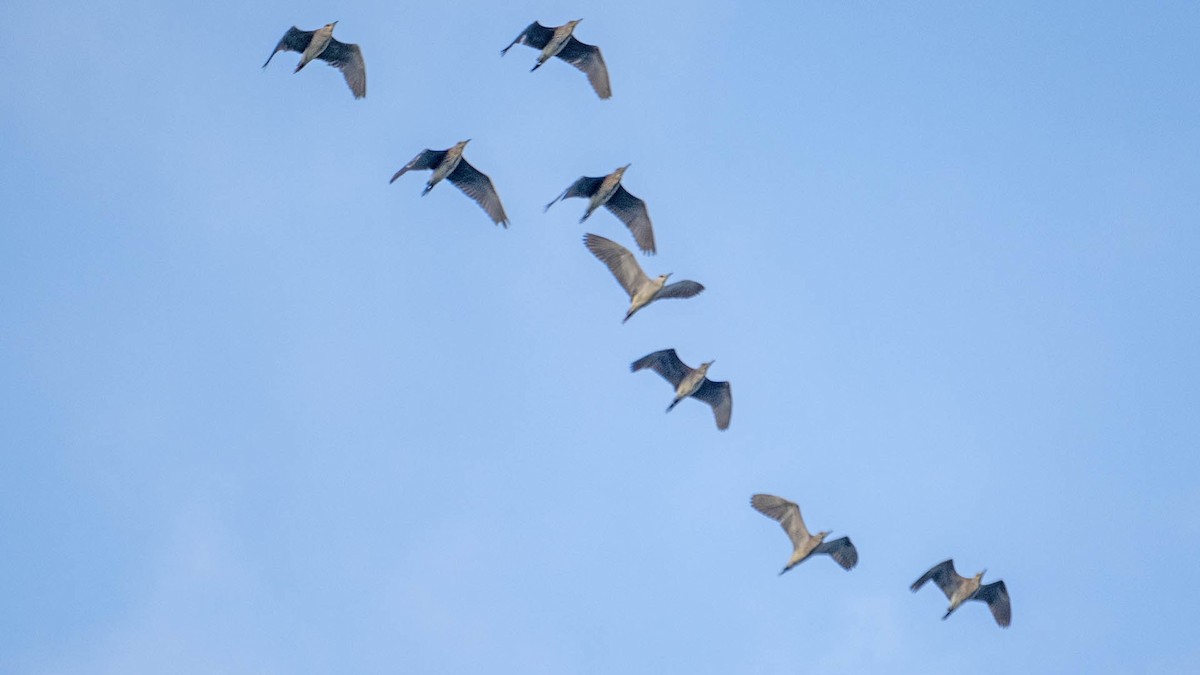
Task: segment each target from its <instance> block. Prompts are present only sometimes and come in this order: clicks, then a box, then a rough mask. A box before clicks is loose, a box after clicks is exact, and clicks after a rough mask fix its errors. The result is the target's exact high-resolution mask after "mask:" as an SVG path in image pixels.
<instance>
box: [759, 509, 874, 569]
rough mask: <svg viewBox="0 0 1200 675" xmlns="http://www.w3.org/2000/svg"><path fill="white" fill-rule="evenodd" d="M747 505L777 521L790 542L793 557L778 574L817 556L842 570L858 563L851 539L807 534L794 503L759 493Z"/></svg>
mask: <svg viewBox="0 0 1200 675" xmlns="http://www.w3.org/2000/svg"><path fill="white" fill-rule="evenodd" d="M750 505H751V506H753V507H754V509H755V510H756V511H758V512H759V513H761V514H763V515H764V516H767V517H768V518H772V519H774V520H777V521H779V524H780V525H781V526H783V531H784V532H787V536H788V539H791V540H792V557H791V558H788V561H787V565H784V567H783V570H782V571H781V572H780V574H783V573H784V572H786V571H788V570H790V569H792V568H793V567H795V566H796V565H799V564H800V563H802V562H804V561H805V560H808V559H809V558H811V557H812V556H813V555H815V554H817V553H825V554H828V555H829V556H830V557H831V558H833V559H834V561H835V562H837V564H839V565H841V566H842V568H843V569H847V570H849V569H853V568H854V566H855V565H857V564H858V549H856V548H854V544H853V543H851V542H850V537H842V538H841V539H834V540H833V541H825V537H828V536H829V535H830V534H831V532H830V531H828V530H826V531H824V532H818V533H816V534H809V532H808V528H807V527H805V526H804V518H802V517H800V507H799V506H797V505H796V503H795V502H789V501H788V500H786V499H784V498H783V497H776V496H775V495H764V494H758V495H754V496H753V497H751V498H750Z"/></svg>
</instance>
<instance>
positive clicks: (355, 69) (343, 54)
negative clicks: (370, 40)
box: [317, 38, 367, 98]
mask: <svg viewBox="0 0 1200 675" xmlns="http://www.w3.org/2000/svg"><path fill="white" fill-rule="evenodd" d="M317 58H319V59H321V60H323V61H328V62H329V65H331V66H333V67H335V68H337V69H338V70H340V71H342V75H343V76H344V77H345V78H346V84H347V85H349V86H350V91H352V92H354V98H363V97H364V96H366V95H367V64H366V63H365V62H364V61H363V56H362V50H361V49H359V48H358V45H356V44H348V43H345V42H338V41H337V40H336V39H333V38H330V39H329V45H328V46H327V47H325V51H323V52H321V55H320V56H318V57H317Z"/></svg>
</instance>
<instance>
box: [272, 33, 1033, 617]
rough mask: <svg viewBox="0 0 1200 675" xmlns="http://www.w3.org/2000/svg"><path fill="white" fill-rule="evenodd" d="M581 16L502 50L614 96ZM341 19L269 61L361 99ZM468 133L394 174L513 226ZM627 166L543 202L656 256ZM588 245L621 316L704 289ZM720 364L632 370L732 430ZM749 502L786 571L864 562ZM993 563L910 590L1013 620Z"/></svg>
mask: <svg viewBox="0 0 1200 675" xmlns="http://www.w3.org/2000/svg"><path fill="white" fill-rule="evenodd" d="M581 21H582V19H575V20H573V21H568V22H567V23H565V24H563V25H561V26H557V27H548V26H543V25H542V24H541V23H539V22H537V21H534V22H533V23H531V24H529V25H528V26H526V27H525V29H524V30H522V31H521V33H520V34H518V35H517V37H515V38H514V39H513V41H512V42H510V43H509V44H508V46H506V47H504V49H502V50H500V54H501V56H504V55H505V54H507V53H508V51H509V50H510V49H512V48H513V47H514V46H516V45H525V46H527V47H531V48H533V49H536V50H539V53H538V56H537V59H536V61H535V63H534V65H533V68H531V69H530V72H533V71H536V70H537V69H538V68H540V67H541V66H543V65H545V64H546V63H547V62H549V61H550V60H551V59H554V58H558V59H561V60H563V61H565V62H566V63H568V64H570V65H571V66H574V67H575V68H577V69H579V70H580V71H581V72H582V73H583V74H584V75H586V76H587V80H588V83H589V84H590V85H591V87H592V89H593V90H594V91H595V93H596V95H597V96H598V97H599V98H600V99H602V100H606V99H609V98H611V97H612V86H611V84H610V82H609V76H608V66H607V65H605V63H604V56H603V55H602V54H601V52H600V48H599V47H596V46H593V45H590V44H587V43H584V42H581V41H580V40H579V39H577V38H576V37H575V35H574V33H575V29H576V28H577V27H578V25H579V23H580V22H581ZM337 23H338V22H337V21H334V22H332V23H328V24H326V25H324V26H322V27H321V28H318V29H316V30H310V31H306V30H301V29H299V28H297V27H295V26H293V27H291V28H289V29H288V30H287V32H286V33H284V34H283V37H282V38H280V40H279V42H278V43H277V44H276V45H275V49H274V50H273V51H272V52H271V54H270V56H268V57H267V61H266V63H264V64H263V69H266V68H267V66H268V65H270V63H271V60H272V59H273V58H274V57H275V55H276V54H278V53H279V52H285V51H291V52H298V53H299V54H300V61H299V62H298V64H297V65H296V68H295V70H294V71H293V73H299V72H300V71H301V70H302V69H304V67H305V66H307V65H308V64H309V63H311V62H312V61H314V60H321V61H324V62H326V63H328V64H329V65H330V66H332V67H334V68H337V69H338V70H340V71H341V72H342V76H343V77H344V78H345V80H346V85H347V86H348V87H349V88H350V92H351V94H353V96H354V98H355V99H361V98H365V97H366V95H367V72H366V63H365V61H364V60H363V55H362V49H361V48H359V46H358V45H357V44H353V43H346V42H341V41H339V40H337V39H335V38H334V37H333V31H334V28H335V27H336V26H337ZM470 142H471V139H467V140H464V141H459V142H458V143H455V144H454V145H453V146H452V147H450V148H447V149H445V150H432V149H429V148H426V149H424V150H421V151H420V152H418V153H417V155H416V156H415V157H413V158H412V159H411V160H410V161H409V162H408V163H407V164H405V165H404V166H402V167H400V168H399V169H398V170H397V171H396V172H395V174H393V175H392V177H391V180H390V181H389V183H395V182H396V181H397V180H398V179H400V178H401V177H402V176H404V174H406V173H408V172H409V171H432V172H433V173H432V174H431V175H430V176H429V180H428V181H426V183H425V187H424V189H423V190H422V192H421V195H422V196H424V195H426V194H428V193H429V191H430V190H432V189H433V188H434V187H436V186H437V185H438V184H439V183H441V182H442V181H443V180H448V181H450V183H451V184H452V185H454V186H455V187H457V188H458V189H459V190H461V191H462V192H463V193H464V194H465V195H466V196H468V197H470V198H471V199H472V200H473V201H474V202H475V203H476V204H478V205H479V207H480V208H481V209H483V211H484V213H486V214H487V216H488V218H489V219H491V221H492V222H493V223H494V224H496V225H502V226H503V227H504V228H505V229H507V228H508V226H509V220H508V216H507V215H506V214H505V212H504V206H503V204H502V203H501V201H500V195H499V193H498V192H497V190H496V186H495V184H493V182H492V180H491V178H489V177H488V175H487V174H486V173H484V172H482V171H480V170H479V169H477V168H475V166H473V165H472V164H471V163H470V162H468V161H467V159H466V158H465V157H464V156H463V154H464V152H465V150H466V147H467V144H468V143H470ZM629 167H630V165H629V164H626V165H625V166H622V167H618V168H617V169H615V170H614V171H613V172H612V173H609V174H607V175H604V176H582V177H580V178H578V179H577V180H575V182H573V183H571V184H570V185H569V186H568V187H567V188H566V189H565V190H563V192H562V193H561V194H559V195H558V196H557V197H555V198H554V199H553V200H551V201H550V202H549V203H548V204H546V206H545V209H544V210H545V211H549V210H550V207H551V206H553V205H554V204H556V203H557V202H559V201H561V200H563V199H570V198H575V197H578V198H582V199H587V200H588V204H587V208H586V209H585V210H584V212H583V216H582V217H580V219H579V222H580V223H583V222H585V221H587V219H588V218H589V217H591V215H592V214H593V213H594V212H595V211H596V210H597V209H599V208H600V207H604V208H605V209H606V210H608V211H609V212H610V213H612V214H613V215H614V216H616V218H617V219H618V220H620V221H621V222H622V223H623V224H624V225H625V226H626V227H627V228H628V229H629V232H630V234H631V235H632V236H633V241H634V243H635V244H636V246H637V248H638V249H639V250H640V251H641V252H642V253H643V254H644V255H654V254H655V253H656V252H657V247H656V244H655V238H654V227H653V225H652V223H651V221H650V213H649V211H648V209H647V207H646V202H645V201H643V200H642V199H640V198H638V197H635V196H634V195H633V194H631V193H630V192H629V191H628V190H626V189H625V186H624V185H623V183H622V181H623V179H624V177H625V172H626V171H627V170H628V169H629ZM583 244H584V247H585V248H587V250H588V251H589V252H591V254H592V255H594V256H595V257H596V259H597V260H599V261H600V262H601V263H603V264H604V265H605V266H606V267H607V268H608V270H609V272H610V273H612V275H613V277H615V278H616V280H617V282H618V284H619V285H620V286H621V288H622V290H624V291H625V293H626V294H627V295H628V296H629V303H630V304H629V308H628V310H627V311H626V313H625V317H624V318H623V319H622V323H625V322H628V321H629V319H630V318H632V317H633V315H634V314H636V313H637V312H638V311H640V310H642V309H644V308H645V307H646V306H648V305H650V304H652V303H654V302H655V301H657V300H662V299H666V298H680V299H686V298H692V297H695V296H696V295H699V294H700V293H701V292H702V291H704V286H703V285H701V284H700V283H698V282H696V281H691V280H683V281H677V282H675V283H671V284H668V283H667V280H668V278H669V277H670V276H671V273H666V274H660V275H658V276H657V277H655V278H654V279H651V278H650V277H649V276H648V275H647V274H646V273H645V271H644V270H643V269H642V267H641V265H639V264H638V261H637V258H636V257H635V256H634V254H633V253H632V252H631V251H630V250H629V249H627V248H625V247H624V246H622V245H621V244H619V243H617V242H615V241H613V240H611V239H607V238H605V237H601V236H599V235H596V234H592V233H587V234H585V235H584V236H583ZM714 363H715V359H714V360H709V361H705V362H703V363H701V364H700V365H699V366H697V367H695V368H692V367H690V366H688V365H687V364H685V363H684V362H683V360H682V359H680V358H679V355H678V354H676V352H675V350H674V349H662V350H659V351H655V352H652V353H650V354H647V355H645V356H643V357H641V358H639V359H637V360H636V361H634V362H633V363H632V364H631V365H630V370H631V371H632V372H634V373H636V372H638V371H640V370H646V369H649V370H652V371H654V372H656V373H658V374H659V375H660V376H662V378H663V379H664V380H666V381H667V382H668V383H670V384H671V386H672V387H674V395H673V398H672V400H671V403H670V405H668V406H667V409H666V412H670V411H671V410H673V409H674V408H675V406H677V405H678V404H679V403H680V402H681V401H683V400H684V399H687V398H694V399H696V400H698V401H701V402H703V403H705V404H707V405H708V406H709V407H710V408H712V411H713V417H714V419H715V422H716V426H717V429H719V430H721V431H725V430H726V429H728V428H729V423H730V418H731V415H732V413H733V394H732V389H731V387H730V383H729V382H724V381H723V382H717V381H713V380H710V379H708V370H709V368H710V367H711V366H712V365H713V364H714ZM750 505H751V507H752V508H754V509H755V510H756V511H758V512H759V513H761V514H763V515H764V516H767V517H768V518H771V519H772V520H775V521H777V522H778V523H779V524H780V526H781V527H782V528H783V531H784V532H785V533H786V534H787V536H788V539H789V540H790V541H791V543H792V553H791V556H790V557H789V558H788V560H787V563H786V564H785V565H784V567H783V569H782V571H780V572H779V574H780V575H783V574H784V573H786V572H788V571H790V570H792V569H794V568H795V567H796V566H798V565H800V564H801V563H803V562H805V561H807V560H809V559H811V558H812V557H813V556H815V555H828V556H829V557H830V558H832V559H833V560H834V562H836V563H837V564H838V565H840V566H841V567H842V568H843V569H845V570H847V571H849V570H852V569H854V567H855V566H856V565H857V564H858V549H857V548H856V547H855V545H854V544H853V543H852V542H851V541H850V538H849V537H841V538H839V539H835V540H832V541H826V538H827V537H828V536H829V535H830V534H831V531H829V530H824V531H821V532H817V533H816V534H813V533H810V532H809V531H808V528H807V527H806V526H805V524H804V518H803V517H802V516H801V515H800V507H799V505H797V504H796V503H795V502H792V501H789V500H787V499H784V498H783V497H777V496H775V495H769V494H756V495H753V496H752V497H751V498H750ZM986 572H987V570H984V571H981V572H979V573H978V574H976V575H974V576H973V577H963V576H961V575H959V574H958V572H957V571H956V570H955V568H954V560H953V559H949V560H945V561H943V562H941V563H938V564H937V565H934V566H933V567H931V568H930V569H929V570H928V571H926V572H925V573H924V574H922V575H921V576H920V578H918V579H917V580H916V581H915V582H913V584H912V586H911V587H910V589H911V590H912V591H913V592H914V593H915V592H916V591H918V590H920V589H921V587H922V586H924V585H925V583H926V582H928V581H933V582H934V584H936V585H937V587H938V588H939V589H941V591H942V593H943V594H944V595H945V596H946V599H947V600H948V601H949V602H950V604H949V606H948V607H947V609H946V613H945V614H944V615H943V616H942V619H943V620H945V619H947V618H949V617H950V615H951V614H953V613H954V612H955V611H956V610H957V609H958V608H959V607H960V606H962V605H963V603H965V602H967V601H968V600H978V601H980V602H983V603H985V604H986V605H987V606H988V609H989V610H990V611H991V614H992V617H993V619H994V620H995V621H996V624H997V625H999V626H1000V627H1002V628H1007V627H1008V626H1009V625H1010V623H1011V622H1012V606H1011V603H1010V600H1009V595H1008V587H1007V586H1006V585H1005V583H1004V581H995V582H992V583H989V584H984V583H983V581H982V580H983V575H984V574H985V573H986Z"/></svg>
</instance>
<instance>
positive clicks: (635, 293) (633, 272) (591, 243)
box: [583, 233, 704, 323]
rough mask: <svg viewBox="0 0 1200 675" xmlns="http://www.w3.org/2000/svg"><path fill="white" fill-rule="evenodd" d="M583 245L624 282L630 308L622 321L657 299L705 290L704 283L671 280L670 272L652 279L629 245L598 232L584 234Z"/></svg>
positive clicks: (691, 295)
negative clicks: (625, 245) (669, 279)
mask: <svg viewBox="0 0 1200 675" xmlns="http://www.w3.org/2000/svg"><path fill="white" fill-rule="evenodd" d="M583 245H584V246H586V247H587V250H589V251H591V252H592V255H594V256H596V257H597V258H598V259H599V260H600V262H602V263H604V264H605V265H607V266H608V270H609V271H610V272H612V274H613V276H614V277H616V278H617V281H618V282H619V283H620V284H621V288H624V289H625V292H626V293H628V294H629V311H628V312H626V313H625V319H624V320H623V321H622V322H621V323H625V321H628V320H629V317H631V316H633V315H634V314H636V313H637V311H638V310H639V309H641V308H643V307H645V306H646V305H648V304H650V303H652V302H654V301H655V300H662V299H663V298H690V297H693V296H695V295H697V294H699V293H700V292H701V291H703V290H704V286H702V285H701V284H699V283H696V282H695V281H690V280H685V281H676V282H675V283H673V284H668V283H667V278H668V277H670V276H671V273H669V272H668V273H667V274H660V275H659V276H658V278H656V279H653V280H652V279H650V278H649V277H647V276H646V273H645V272H643V271H642V266H641V265H639V264H638V263H637V259H636V258H634V257H633V254H632V253H630V252H629V249H627V248H625V247H624V246H622V245H620V244H618V243H617V242H615V241H612V240H611V239H605V238H604V237H601V236H600V235H598V234H591V233H588V234H585V235H583Z"/></svg>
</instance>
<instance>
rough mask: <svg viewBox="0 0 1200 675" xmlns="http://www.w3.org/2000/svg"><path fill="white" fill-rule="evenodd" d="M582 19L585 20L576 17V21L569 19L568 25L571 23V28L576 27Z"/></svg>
mask: <svg viewBox="0 0 1200 675" xmlns="http://www.w3.org/2000/svg"><path fill="white" fill-rule="evenodd" d="M580 21H583V19H575V20H574V21H568V22H567V25H569V26H570V27H571V28H575V26H578V25H579V22H580Z"/></svg>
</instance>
